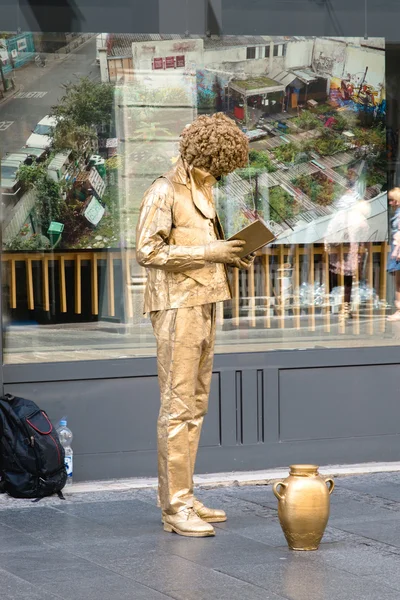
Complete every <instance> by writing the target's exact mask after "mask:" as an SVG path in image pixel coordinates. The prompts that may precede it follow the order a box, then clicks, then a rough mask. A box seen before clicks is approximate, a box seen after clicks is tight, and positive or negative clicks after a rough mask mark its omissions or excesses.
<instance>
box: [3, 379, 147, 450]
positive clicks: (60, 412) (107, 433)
mask: <svg viewBox="0 0 400 600" xmlns="http://www.w3.org/2000/svg"><path fill="white" fill-rule="evenodd" d="M12 393H13V394H15V395H21V396H22V397H25V398H30V399H32V400H34V401H35V402H37V403H38V404H39V405H40V407H41V408H43V409H44V410H45V411H46V412H47V413H48V415H49V417H50V419H52V420H53V422H54V423H56V422H57V421H58V420H59V419H60V418H61V417H63V416H67V418H68V425H69V426H70V427H71V430H72V431H73V433H74V451H75V452H76V453H77V454H83V453H88V454H92V453H103V452H104V453H107V452H129V451H131V452H132V451H143V450H154V449H155V447H156V433H155V425H156V421H157V415H158V410H159V395H158V394H159V392H158V382H157V378H156V377H137V378H135V379H98V380H95V381H58V382H42V383H36V384H19V385H17V386H12Z"/></svg>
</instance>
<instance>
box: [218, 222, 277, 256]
mask: <svg viewBox="0 0 400 600" xmlns="http://www.w3.org/2000/svg"><path fill="white" fill-rule="evenodd" d="M275 239H276V236H275V235H274V234H273V233H272V231H270V230H269V229H268V227H267V226H266V225H264V223H263V222H262V221H260V220H258V219H257V220H256V221H253V223H250V225H247V227H245V228H244V229H242V230H241V231H238V232H237V233H235V235H232V236H231V237H230V238H229V239H228V241H229V242H231V241H232V240H242V241H244V242H246V245H245V246H243V250H242V252H241V254H240V255H239V258H243V257H245V256H248V255H249V254H251V253H252V252H256V250H259V249H260V248H262V247H263V246H266V245H267V244H270V243H271V242H273V241H274V240H275Z"/></svg>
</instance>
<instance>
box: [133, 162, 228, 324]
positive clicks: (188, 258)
mask: <svg viewBox="0 0 400 600" xmlns="http://www.w3.org/2000/svg"><path fill="white" fill-rule="evenodd" d="M215 182H216V180H215V179H214V177H212V176H211V175H209V174H208V173H205V172H204V171H201V170H200V169H197V168H191V167H187V166H186V165H185V164H184V162H183V161H182V159H179V161H178V162H177V164H176V165H175V167H174V168H173V169H172V170H171V171H170V172H169V173H167V174H166V175H164V176H163V177H160V178H159V179H157V180H156V181H155V182H154V183H153V185H152V186H151V187H150V188H149V189H148V190H147V192H146V193H145V195H144V198H143V200H142V204H141V207H140V214H139V221H138V225H137V232H136V259H137V261H138V263H139V264H140V265H142V266H144V267H146V269H147V284H146V290H145V295H144V312H146V313H147V312H151V311H156V310H167V309H170V308H187V307H191V306H199V305H202V304H208V303H212V302H220V301H222V300H228V299H230V298H231V291H230V287H229V283H228V277H227V270H226V267H225V265H222V264H219V263H210V262H207V261H206V260H205V246H206V245H207V244H209V243H211V242H213V241H215V240H217V239H223V237H224V236H223V231H222V227H221V224H220V221H219V219H218V216H217V214H216V211H215V206H214V201H213V197H212V185H214V184H215Z"/></svg>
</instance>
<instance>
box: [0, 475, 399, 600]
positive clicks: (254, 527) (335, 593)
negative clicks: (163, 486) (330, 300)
mask: <svg viewBox="0 0 400 600" xmlns="http://www.w3.org/2000/svg"><path fill="white" fill-rule="evenodd" d="M198 497H199V498H201V500H203V501H204V502H206V503H208V504H209V505H215V506H219V507H222V508H224V509H225V510H226V511H227V512H228V516H229V519H228V522H227V523H222V524H219V525H217V526H216V527H217V535H216V537H215V538H205V539H204V538H203V539H188V538H182V537H179V536H177V535H175V534H169V533H165V532H164V531H163V530H162V526H161V523H160V514H159V510H158V509H157V508H156V507H155V491H154V490H152V489H142V490H127V491H124V492H110V491H108V492H96V493H91V494H89V493H86V494H84V493H74V494H67V500H66V501H65V502H62V501H60V500H58V499H54V498H51V499H45V500H43V501H41V502H39V503H38V504H32V503H31V502H29V501H19V500H14V499H11V498H8V497H5V496H0V582H1V584H0V597H1V600H28V599H29V600H57V599H59V600H168V599H171V598H175V599H177V600H282V599H287V600H328V599H329V600H358V599H359V600H389V599H390V600H396V599H397V598H400V569H399V564H400V474H399V473H385V474H378V475H363V476H357V477H340V478H337V479H336V489H335V491H334V493H333V495H332V512H331V519H330V522H329V526H328V528H327V531H326V535H325V538H324V540H323V544H322V545H321V548H320V550H319V551H318V552H306V553H296V552H291V551H289V550H288V549H287V547H286V544H285V540H284V537H283V534H282V532H281V530H280V527H279V524H278V519H277V504H276V500H275V498H274V496H273V494H272V490H271V486H246V487H239V486H233V487H224V488H214V489H209V490H204V489H201V490H199V491H198Z"/></svg>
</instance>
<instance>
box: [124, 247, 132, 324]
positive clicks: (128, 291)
mask: <svg viewBox="0 0 400 600" xmlns="http://www.w3.org/2000/svg"><path fill="white" fill-rule="evenodd" d="M121 260H122V273H123V285H124V290H125V311H126V316H127V317H128V319H129V320H131V319H133V305H132V295H133V294H132V285H131V262H130V261H131V255H130V251H129V250H125V251H123V254H122V255H121Z"/></svg>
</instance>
